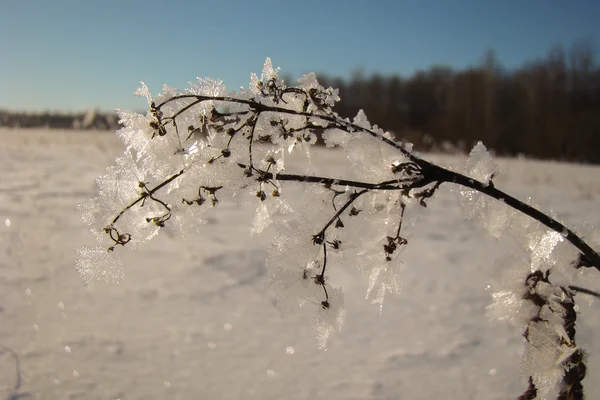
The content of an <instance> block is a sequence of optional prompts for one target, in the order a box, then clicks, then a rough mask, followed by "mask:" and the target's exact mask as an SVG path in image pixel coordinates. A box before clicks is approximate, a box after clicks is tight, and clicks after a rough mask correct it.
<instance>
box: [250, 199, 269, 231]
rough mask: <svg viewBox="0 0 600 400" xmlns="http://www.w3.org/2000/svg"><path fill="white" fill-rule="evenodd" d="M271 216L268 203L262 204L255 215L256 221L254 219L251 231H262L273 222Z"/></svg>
mask: <svg viewBox="0 0 600 400" xmlns="http://www.w3.org/2000/svg"><path fill="white" fill-rule="evenodd" d="M271 222H272V221H271V216H270V215H269V209H268V207H267V205H266V204H264V203H263V204H261V205H260V206H259V207H257V208H256V214H255V215H254V221H252V229H251V231H250V232H251V233H252V234H253V235H254V234H257V233H261V232H262V231H263V230H265V228H266V227H267V226H269V225H270V224H271Z"/></svg>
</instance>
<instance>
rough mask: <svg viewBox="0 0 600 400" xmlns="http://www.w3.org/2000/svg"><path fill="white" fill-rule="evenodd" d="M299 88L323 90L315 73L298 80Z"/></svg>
mask: <svg viewBox="0 0 600 400" xmlns="http://www.w3.org/2000/svg"><path fill="white" fill-rule="evenodd" d="M298 86H300V87H301V88H303V89H315V88H322V86H321V85H319V81H318V80H317V75H316V74H315V73H314V72H310V73H308V74H304V75H302V76H301V77H300V78H298Z"/></svg>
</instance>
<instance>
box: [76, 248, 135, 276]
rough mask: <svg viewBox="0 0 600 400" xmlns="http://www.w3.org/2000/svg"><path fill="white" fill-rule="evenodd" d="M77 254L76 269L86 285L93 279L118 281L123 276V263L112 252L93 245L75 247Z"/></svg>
mask: <svg viewBox="0 0 600 400" xmlns="http://www.w3.org/2000/svg"><path fill="white" fill-rule="evenodd" d="M77 255H78V257H79V258H78V260H77V264H76V270H77V272H79V274H80V275H81V279H82V280H83V283H84V284H85V285H86V286H87V285H89V284H90V283H91V282H92V281H94V280H99V281H104V282H108V283H118V282H120V281H121V280H123V278H125V274H124V272H123V263H122V262H121V259H120V258H119V257H118V256H117V255H116V254H114V252H110V251H107V250H106V249H105V248H102V247H100V246H94V247H82V248H80V249H77Z"/></svg>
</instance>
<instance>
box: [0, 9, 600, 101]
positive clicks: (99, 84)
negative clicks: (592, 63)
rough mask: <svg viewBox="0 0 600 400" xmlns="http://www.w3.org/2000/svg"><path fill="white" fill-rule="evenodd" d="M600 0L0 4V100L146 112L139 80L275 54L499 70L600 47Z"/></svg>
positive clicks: (293, 67)
mask: <svg viewBox="0 0 600 400" xmlns="http://www.w3.org/2000/svg"><path fill="white" fill-rule="evenodd" d="M599 21H600V1H598V0H573V1H554V0H546V1H537V0H503V1H491V0H489V1H488V0H472V1H459V0H438V1H433V0H420V1H417V0H414V1H401V0H396V1H376V0H372V1H351V0H346V1H327V0H321V1H313V0H295V1H284V0H280V1H258V0H254V1H241V0H240V1H225V0H212V1H200V0H198V1H187V2H184V1H164V0H163V1H160V2H159V1H152V0H145V1H127V0H121V1H111V0H106V1H103V2H100V1H86V0H73V1H67V0H55V1H47V0H29V1H28V0H3V1H2V2H1V3H0V37H1V38H2V39H1V40H0V55H1V56H0V108H8V109H12V110H85V109H88V108H99V109H102V110H110V109H113V108H115V107H120V108H129V109H131V108H133V109H143V108H144V107H145V102H144V100H142V99H139V98H135V97H133V96H132V93H133V91H134V90H135V89H136V88H137V87H138V86H139V81H141V80H143V81H145V82H146V83H147V84H148V85H149V86H150V88H151V90H152V91H153V92H158V91H160V88H161V86H162V84H163V83H168V84H169V85H171V86H174V87H178V88H185V87H186V86H188V82H189V81H192V80H195V79H196V77H198V76H201V77H205V76H208V77H211V78H218V79H222V80H223V81H224V82H225V84H226V85H227V87H228V88H229V89H230V90H236V89H238V88H239V87H240V86H247V85H248V82H249V75H250V72H257V73H260V71H261V69H262V65H263V63H264V60H265V58H266V57H267V56H268V57H271V58H272V60H273V63H274V64H275V65H277V66H280V67H281V69H282V72H285V73H289V74H291V75H292V76H294V77H298V76H300V75H301V74H302V73H306V72H310V71H315V72H325V73H328V74H330V75H338V76H348V75H349V73H350V72H351V71H352V70H353V69H356V68H357V67H363V68H364V69H365V71H366V72H367V73H369V72H373V71H377V72H381V73H384V74H388V73H401V74H403V75H406V76H408V75H410V74H412V73H413V72H414V71H415V70H417V69H419V68H427V67H429V66H431V65H433V64H444V65H450V66H454V67H456V68H462V67H465V66H468V65H473V64H476V63H478V62H480V61H481V59H482V57H483V54H484V53H485V51H486V50H487V49H493V50H494V51H495V52H496V55H497V56H498V58H499V60H500V61H501V62H502V63H503V65H504V66H506V67H509V68H510V67H515V66H519V65H521V63H522V62H523V61H526V60H532V59H534V58H536V57H542V56H544V55H545V54H546V52H547V51H548V50H549V48H550V47H551V46H552V45H553V44H563V45H565V47H566V48H568V47H569V45H570V44H571V43H573V42H574V41H575V40H577V39H591V40H592V41H593V42H594V43H595V45H596V46H598V45H600V22H599Z"/></svg>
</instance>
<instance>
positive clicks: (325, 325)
mask: <svg viewBox="0 0 600 400" xmlns="http://www.w3.org/2000/svg"><path fill="white" fill-rule="evenodd" d="M327 290H328V293H329V301H328V303H329V306H328V307H323V306H320V307H319V308H318V314H317V316H316V317H315V320H314V329H315V331H316V332H317V343H318V346H319V349H322V350H323V349H325V348H326V347H327V342H328V341H329V339H330V338H331V335H333V334H334V333H335V332H340V331H341V330H342V327H343V326H344V321H345V319H346V310H345V309H344V293H343V292H342V289H341V288H337V289H333V288H328V289H327Z"/></svg>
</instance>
